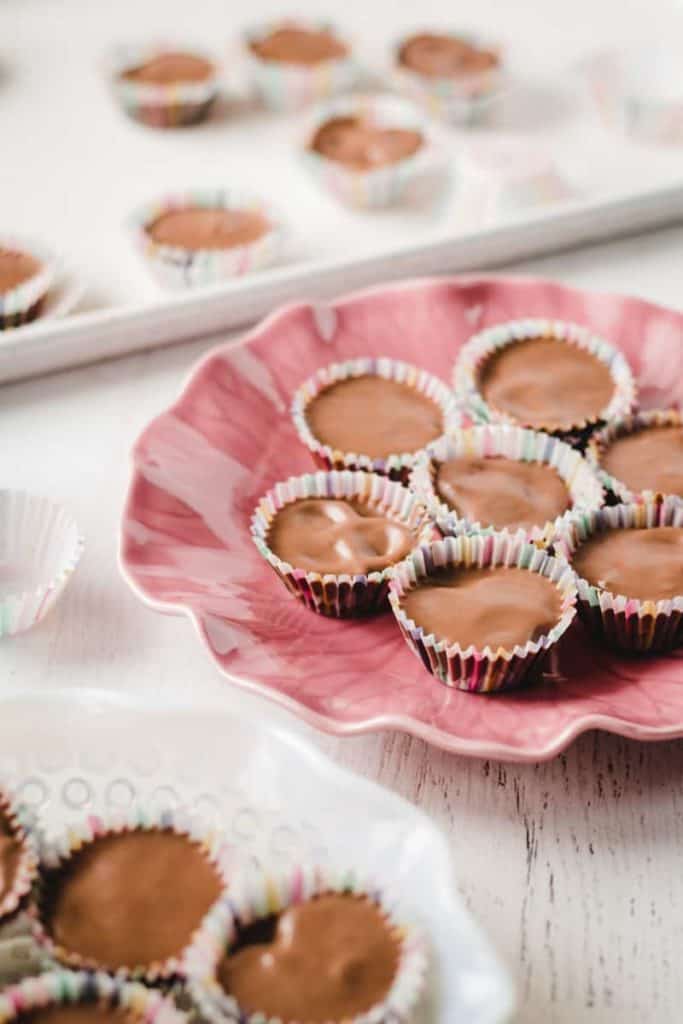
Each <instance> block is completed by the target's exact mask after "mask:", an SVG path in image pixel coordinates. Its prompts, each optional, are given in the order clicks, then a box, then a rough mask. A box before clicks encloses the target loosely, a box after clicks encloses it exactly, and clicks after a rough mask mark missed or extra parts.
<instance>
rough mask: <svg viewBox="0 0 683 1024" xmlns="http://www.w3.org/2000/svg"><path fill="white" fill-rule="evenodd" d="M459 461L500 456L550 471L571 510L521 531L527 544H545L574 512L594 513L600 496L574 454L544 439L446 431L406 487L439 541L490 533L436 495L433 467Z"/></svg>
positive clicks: (515, 431) (503, 428) (505, 432)
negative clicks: (440, 535) (566, 495)
mask: <svg viewBox="0 0 683 1024" xmlns="http://www.w3.org/2000/svg"><path fill="white" fill-rule="evenodd" d="M460 456H470V457H476V458H494V457H496V456H503V457H504V458H506V459H511V460H513V461H514V462H536V463H540V464H542V465H546V466H551V467H552V468H553V469H554V470H555V471H556V472H557V474H558V476H560V477H561V479H562V480H564V482H565V484H566V486H567V490H568V491H569V495H570V498H571V505H572V507H571V508H570V509H568V510H567V511H566V512H565V513H563V515H561V516H558V517H557V519H555V520H554V521H553V522H547V523H538V524H537V525H534V526H533V528H532V529H531V530H528V531H527V537H528V539H529V540H534V541H549V540H550V539H551V538H552V536H553V535H554V534H555V532H556V530H557V529H558V528H559V527H560V526H561V524H562V523H563V522H564V521H565V520H566V519H569V518H571V517H572V516H573V515H575V514H576V511H577V510H580V509H593V508H600V506H601V505H602V504H603V500H604V492H603V489H602V486H601V484H600V482H599V481H598V478H597V476H596V475H595V473H594V471H593V469H592V468H591V467H590V466H589V465H588V463H587V462H586V460H585V459H584V458H583V457H582V456H581V454H580V453H579V452H577V451H576V449H575V448H571V447H570V446H569V445H568V444H565V443H564V442H563V441H560V440H559V439H558V438H556V437H551V436H550V435H549V434H543V433H541V432H540V431H536V430H526V429H524V428H523V427H513V426H510V425H509V424H487V425H484V426H478V427H470V428H467V429H461V430H454V431H451V432H450V433H449V434H447V435H446V437H444V438H442V439H441V440H439V441H437V442H436V443H435V444H433V445H430V446H429V448H428V450H427V451H426V452H424V453H423V454H422V455H421V456H420V457H419V459H418V461H417V463H416V465H415V468H414V469H413V471H412V473H411V475H410V480H409V487H410V488H411V490H414V491H415V493H416V494H417V495H418V497H419V498H420V499H421V501H423V502H424V504H425V505H426V506H427V510H428V512H429V514H430V515H431V516H432V518H433V519H434V521H435V522H436V525H437V526H438V527H439V529H440V530H441V532H442V533H443V534H445V535H452V536H458V535H459V534H461V533H481V532H488V533H493V532H494V531H495V528H494V527H493V526H491V525H490V524H488V523H485V522H484V523H481V522H472V521H470V520H468V519H467V518H465V517H463V516H460V515H459V514H458V513H457V512H456V511H455V510H454V509H452V508H450V506H449V505H447V504H446V502H445V501H443V500H442V499H441V498H440V497H439V495H438V494H437V492H436V489H435V481H436V475H437V472H438V469H439V466H440V465H441V464H442V463H444V462H446V461H447V460H448V459H455V458H458V457H460Z"/></svg>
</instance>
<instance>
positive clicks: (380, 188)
mask: <svg viewBox="0 0 683 1024" xmlns="http://www.w3.org/2000/svg"><path fill="white" fill-rule="evenodd" d="M335 117H367V118H369V119H371V120H372V121H373V122H374V123H376V124H377V125H378V126H380V127H382V128H405V129H409V130H411V131H417V132H420V133H421V134H422V136H423V140H424V141H423V144H422V146H421V147H420V149H418V151H417V152H416V153H415V154H413V155H412V156H409V157H406V158H404V159H403V160H399V161H397V162H396V163H393V164H387V165H386V166H383V167H377V168H376V169H375V170H371V171H360V170H354V169H353V168H351V167H347V166H345V165H344V164H342V163H339V162H338V161H336V160H330V159H329V158H328V157H325V156H322V155H321V154H320V153H317V152H316V151H315V150H313V149H311V142H312V139H313V137H314V136H315V133H316V131H317V130H318V129H319V128H320V127H321V126H322V125H323V124H325V122H327V121H329V120H331V119H332V118H335ZM302 153H303V159H304V162H305V166H306V167H307V168H308V170H309V171H310V172H311V174H312V175H313V177H314V178H315V179H316V181H318V182H319V184H320V185H321V186H322V187H323V188H325V189H326V190H327V191H329V192H331V193H332V194H333V195H334V196H335V198H336V199H338V200H339V201H340V202H342V203H345V204H346V205H348V206H353V207H358V208H360V209H379V208H382V207H387V206H393V205H395V204H397V203H399V202H401V201H402V200H403V199H404V198H406V196H407V195H408V194H409V193H412V192H413V191H418V190H419V189H420V188H423V189H424V188H425V185H427V184H428V183H429V182H430V181H431V179H432V178H433V177H434V176H435V175H437V174H438V173H439V172H442V171H443V170H444V168H445V165H446V159H445V153H444V151H443V149H442V148H440V147H439V146H438V144H437V142H436V140H435V137H434V133H433V130H432V128H431V127H430V124H429V121H428V119H427V118H426V117H425V115H424V113H423V112H422V111H421V110H419V109H418V108H417V107H416V106H415V105H414V104H412V103H409V102H408V101H407V100H404V99H402V98H401V97H398V96H390V95H367V96H347V97H342V98H340V99H338V100H335V101H332V102H330V103H328V104H327V105H326V106H325V107H323V108H322V109H320V110H318V111H316V115H315V118H314V121H313V123H312V125H311V127H310V128H309V130H308V132H307V133H306V137H305V140H304V146H303V151H302Z"/></svg>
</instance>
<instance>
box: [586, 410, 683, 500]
mask: <svg viewBox="0 0 683 1024" xmlns="http://www.w3.org/2000/svg"><path fill="white" fill-rule="evenodd" d="M680 426H683V415H681V413H680V412H678V410H676V409H650V410H649V411H647V412H637V413H634V414H633V415H632V416H625V417H623V419H619V420H614V421H613V422H611V423H608V424H607V426H606V427H604V428H603V429H602V430H600V431H598V432H597V433H595V434H594V435H593V437H592V438H591V439H590V441H589V443H588V447H587V449H586V458H587V460H588V462H589V463H590V464H591V466H593V468H594V470H595V472H596V473H597V475H598V477H599V478H600V480H601V481H602V483H603V485H604V487H605V488H606V489H607V490H608V491H610V492H611V493H612V494H613V495H614V497H615V498H616V499H617V501H619V502H621V503H623V504H627V505H628V504H632V503H633V502H638V501H650V502H652V501H655V499H656V498H657V497H658V494H659V492H657V491H654V490H651V489H650V490H644V491H632V490H631V489H630V488H629V487H627V486H626V484H625V483H622V481H621V480H617V478H616V477H614V476H612V475H611V473H608V472H607V470H606V469H605V468H604V467H603V465H602V462H603V460H604V457H605V454H606V452H607V451H608V450H609V447H610V445H612V444H613V443H614V442H615V441H616V440H618V439H619V438H621V437H628V436H629V435H631V434H638V433H640V431H641V430H647V429H648V428H649V427H680ZM659 496H660V497H661V495H659ZM678 497H683V495H678Z"/></svg>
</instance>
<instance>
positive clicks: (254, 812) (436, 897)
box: [0, 690, 512, 1024]
mask: <svg viewBox="0 0 683 1024" xmlns="http://www.w3.org/2000/svg"><path fill="white" fill-rule="evenodd" d="M2 727H3V728H2V749H1V750H0V784H3V785H7V786H9V787H10V788H11V790H12V791H13V793H14V794H15V795H16V797H17V798H18V799H19V800H21V801H22V802H23V803H24V804H25V805H26V806H27V807H28V808H30V809H32V810H33V812H34V813H35V814H36V815H37V816H38V818H39V821H40V824H41V825H43V826H44V827H45V829H46V831H47V835H48V838H49V837H50V836H54V835H56V834H57V833H59V831H60V830H62V829H64V828H65V827H67V826H69V825H70V824H72V823H74V822H76V821H78V820H82V818H83V817H84V816H85V815H88V814H102V813H103V812H107V811H109V812H111V811H112V810H116V809H119V810H122V809H125V808H129V809H130V808H132V807H138V806H139V807H155V808H158V809H166V808H170V807H182V808H183V809H189V810H192V811H193V812H195V813H198V814H200V815H201V816H202V817H203V818H204V819H205V820H207V821H209V822H210V823H211V824H215V825H216V826H217V827H220V828H221V829H222V830H224V831H225V832H226V834H227V838H228V841H229V842H231V843H232V844H234V845H235V846H237V847H238V848H239V849H240V850H241V851H242V852H243V853H244V854H245V855H247V857H248V858H250V859H252V860H253V861H254V862H259V861H260V862H265V863H268V864H273V863H274V862H276V863H278V864H279V865H281V866H282V867H287V866H289V865H293V864H295V863H297V862H301V861H302V860H306V861H312V860H315V861H318V862H320V863H322V864H323V865H324V864H326V863H327V864H332V865H335V866H336V865H339V864H345V865H348V866H349V868H350V869H351V870H357V871H358V872H360V873H361V874H365V875H366V876H369V877H372V878H373V879H378V880H379V879H384V880H385V882H386V885H387V887H389V888H390V889H391V891H392V893H399V894H400V896H399V908H398V909H399V910H400V912H401V913H402V914H403V915H404V916H405V917H406V919H409V920H411V921H414V922H416V923H419V924H421V925H423V926H424V927H425V929H426V930H427V933H428V935H429V940H430V947H431V959H432V967H431V972H430V981H429V991H428V995H427V998H426V1000H425V1003H424V1006H423V1008H422V1014H421V1016H420V1019H419V1022H416V1024H453V1022H454V1021H458V1022H460V1024H502V1022H503V1021H505V1020H507V1019H508V1017H509V1015H510V1012H511V1008H512V990H511V986H510V983H509V980H508V978H507V976H506V974H505V972H504V971H503V970H502V969H501V967H500V965H499V964H498V962H497V960H496V957H495V955H494V954H493V952H492V950H491V948H490V947H489V945H488V942H487V941H486V940H485V939H484V937H483V936H482V935H481V933H480V932H479V930H478V928H477V927H476V925H475V924H474V922H473V921H472V920H471V918H470V917H469V915H468V913H467V912H466V910H465V908H464V906H463V903H462V900H461V898H460V896H459V894H458V891H457V888H456V885H455V878H454V873H453V865H452V862H451V858H450V854H449V851H448V847H447V845H446V842H445V840H444V838H443V837H442V836H441V834H440V833H439V831H438V830H437V829H436V827H435V826H434V825H433V824H432V823H431V822H430V820H429V819H428V818H427V816H426V815H425V814H423V812H422V811H420V810H418V809H417V808H415V807H413V806H412V805H411V804H409V803H408V802H407V801H405V800H403V799H402V798H401V797H398V796H396V795H394V794H392V793H390V792H389V791H387V790H384V789H381V788H380V787H379V786H377V785H376V784H375V783H372V782H369V781H367V780H366V779H363V778H361V777H360V776H357V775H354V774H353V773H351V772H349V771H348V770H346V769H343V768H340V767H339V766H337V765H336V764H334V762H332V761H330V760H329V759H328V758H327V757H325V756H324V755H323V754H321V753H320V752H319V751H318V750H317V749H316V748H315V747H313V746H312V745H310V744H309V743H307V742H306V741H304V740H303V739H301V738H300V737H297V736H296V735H294V734H292V733H291V732H290V731H284V730H282V729H281V728H280V727H278V726H275V725H272V724H267V723H264V722H263V721H261V720H258V721H256V720H255V719H254V718H252V717H250V716H247V715H246V714H244V713H243V712H242V713H240V714H237V713H235V712H229V711H226V710H225V708H224V707H223V708H221V707H219V706H216V705H213V704H208V703H207V704H201V703H194V704H193V705H192V707H189V706H188V705H187V704H182V705H180V704H175V703H174V702H173V701H172V700H171V701H169V700H168V699H167V698H166V697H165V698H164V701H163V705H160V704H158V703H156V702H154V703H152V702H150V701H141V700H133V699H129V698H120V697H116V696H114V695H106V696H105V695H103V694H101V693H99V692H97V691H94V690H93V691H87V690H86V691H83V690H80V691H79V690H71V691H62V692H59V691H57V692H53V693H50V694H47V693H45V692H44V691H41V692H36V693H30V692H27V693H14V694H11V693H10V694H5V695H3V703H2ZM28 737H30V743H29V742H27V740H28ZM14 934H16V929H13V930H12V931H11V932H10V936H12V935H14ZM3 938H4V939H5V941H4V942H3V941H2V939H3ZM34 957H35V954H34V952H33V951H32V948H31V945H30V943H29V942H28V941H27V940H26V939H23V938H20V939H18V940H17V939H12V938H10V937H9V936H7V935H5V936H3V935H1V934H0V983H1V982H2V981H3V980H7V979H8V978H9V977H12V976H14V977H16V975H17V974H23V973H26V971H27V969H30V967H31V965H32V964H33V963H34Z"/></svg>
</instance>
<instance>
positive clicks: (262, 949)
mask: <svg viewBox="0 0 683 1024" xmlns="http://www.w3.org/2000/svg"><path fill="white" fill-rule="evenodd" d="M264 925H266V927H265V928H264ZM268 932H270V934H268ZM259 933H260V934H259ZM264 933H265V934H264ZM399 958H400V941H399V939H398V937H397V936H396V934H395V933H394V932H393V931H392V929H391V926H390V925H389V924H388V922H387V920H386V919H385V917H384V915H383V914H382V911H381V910H380V909H379V908H378V907H377V906H375V904H374V903H372V902H371V901H370V900H369V899H367V898H366V897H363V896H354V895H351V894H337V893H328V894H326V895H323V896H318V897H317V898H316V899H312V900H308V901H307V902H306V903H300V904H298V905H296V906H293V907H290V908H289V909H288V910H286V911H284V913H282V914H280V915H279V916H278V917H277V918H270V919H267V921H266V922H262V923H261V927H260V928H258V927H257V928H255V929H254V928H252V929H245V930H244V932H243V934H242V936H241V940H240V941H239V943H238V945H237V947H236V949H235V950H234V951H233V952H231V953H229V954H228V955H227V956H226V957H225V958H224V959H223V961H222V962H221V963H220V964H219V967H218V977H219V981H220V983H221V985H222V987H223V988H224V990H225V991H226V992H228V993H230V994H231V995H232V996H234V998H235V999H236V1000H237V1002H238V1003H239V1005H240V1008H241V1009H242V1010H246V1011H247V1012H251V1013H255V1012H257V1011H260V1012H261V1013H263V1014H265V1015H266V1016H268V1017H271V1016H272V1017H277V1018H279V1019H281V1020H282V1021H283V1024H288V1022H291V1021H301V1022H302V1024H303V1022H305V1024H327V1022H330V1021H340V1022H341V1021H346V1020H351V1018H353V1017H356V1016H357V1015H358V1014H361V1013H365V1012H367V1011H368V1010H370V1009H372V1008H373V1007H374V1006H377V1004H379V1003H381V1002H382V1001H383V1000H384V999H385V998H386V996H387V994H388V992H389V989H390V988H391V985H392V982H393V980H394V978H395V976H396V972H397V970H398V964H399Z"/></svg>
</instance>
